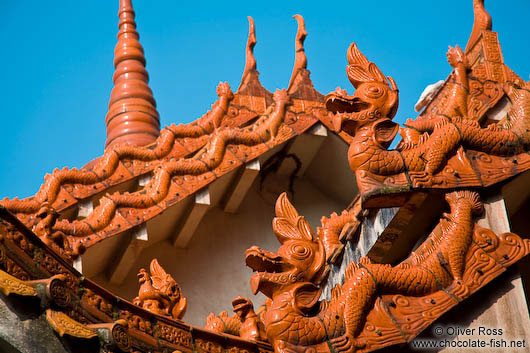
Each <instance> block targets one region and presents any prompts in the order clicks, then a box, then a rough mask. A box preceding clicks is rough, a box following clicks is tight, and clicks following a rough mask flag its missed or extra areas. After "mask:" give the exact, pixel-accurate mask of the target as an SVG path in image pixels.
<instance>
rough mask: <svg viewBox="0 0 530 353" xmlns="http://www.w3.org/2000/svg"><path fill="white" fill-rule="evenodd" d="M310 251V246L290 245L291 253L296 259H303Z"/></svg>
mask: <svg viewBox="0 0 530 353" xmlns="http://www.w3.org/2000/svg"><path fill="white" fill-rule="evenodd" d="M311 253H312V251H311V249H310V248H308V247H306V246H303V245H301V244H293V245H292V246H291V254H292V256H293V257H294V258H296V259H298V260H303V259H305V258H307V257H308V256H309V255H311Z"/></svg>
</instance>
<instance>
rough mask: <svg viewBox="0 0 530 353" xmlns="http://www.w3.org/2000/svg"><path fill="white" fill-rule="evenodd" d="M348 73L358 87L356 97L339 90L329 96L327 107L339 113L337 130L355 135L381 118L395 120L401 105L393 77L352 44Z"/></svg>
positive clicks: (334, 121) (335, 122)
mask: <svg viewBox="0 0 530 353" xmlns="http://www.w3.org/2000/svg"><path fill="white" fill-rule="evenodd" d="M348 62H349V65H348V66H347V67H346V73H347V75H348V78H349V80H350V82H351V83H352V85H353V86H354V87H355V88H356V90H355V93H354V94H353V96H349V95H347V94H346V91H345V90H341V89H340V88H338V89H337V90H336V91H335V92H331V93H329V94H328V95H327V96H326V108H327V109H328V110H329V111H331V112H333V113H335V117H334V120H333V127H334V129H335V130H336V131H344V132H346V133H348V134H349V135H351V136H354V135H355V132H356V130H357V128H358V127H360V126H362V125H364V124H366V123H370V122H373V121H375V120H378V119H380V118H387V119H392V118H393V117H394V115H395V114H396V112H397V108H398V104H399V90H398V88H397V85H396V82H395V81H394V79H393V78H392V77H390V76H389V77H388V80H387V77H385V75H383V73H382V72H381V70H380V69H379V68H378V67H377V66H376V65H375V64H374V63H373V62H369V61H368V59H367V58H366V57H365V56H364V55H363V54H362V53H361V52H360V51H359V49H358V48H357V45H356V44H355V43H352V44H351V45H350V48H349V49H348Z"/></svg>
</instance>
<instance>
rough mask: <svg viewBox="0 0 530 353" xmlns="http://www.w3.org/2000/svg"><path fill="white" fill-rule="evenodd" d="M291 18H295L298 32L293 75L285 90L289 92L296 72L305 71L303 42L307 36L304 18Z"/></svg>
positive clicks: (305, 60)
mask: <svg viewBox="0 0 530 353" xmlns="http://www.w3.org/2000/svg"><path fill="white" fill-rule="evenodd" d="M293 18H295V19H296V21H297V22H298V31H297V32H296V40H295V58H294V67H293V74H292V75H291V80H290V81H289V87H288V88H287V90H289V89H290V88H291V86H292V85H293V83H294V78H295V77H296V74H297V73H298V70H300V69H307V57H306V56H305V50H304V40H305V37H306V36H307V32H306V30H305V22H304V18H303V17H302V16H301V15H294V16H293Z"/></svg>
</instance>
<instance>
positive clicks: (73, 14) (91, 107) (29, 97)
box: [0, 0, 530, 197]
mask: <svg viewBox="0 0 530 353" xmlns="http://www.w3.org/2000/svg"><path fill="white" fill-rule="evenodd" d="M80 4H82V5H80ZM134 7H135V10H136V21H137V25H138V30H139V32H140V41H141V43H142V45H143V46H144V49H145V52H146V58H147V70H148V71H149V74H150V77H151V81H150V86H151V88H152V90H153V92H154V96H155V99H156V100H157V104H158V110H159V113H160V116H161V125H162V126H165V125H169V124H171V123H177V124H178V123H188V122H190V121H193V120H195V119H196V118H198V117H200V116H201V115H202V114H204V113H205V112H206V111H207V110H208V109H209V108H210V105H211V104H212V103H213V102H214V101H215V99H216V94H215V88H216V86H217V83H218V82H219V81H221V80H222V81H228V83H229V84H230V86H231V87H232V89H233V90H234V91H235V90H236V89H237V87H238V85H239V81H240V78H241V74H242V71H243V67H244V57H245V44H246V38H247V31H248V22H247V16H248V15H250V16H253V17H254V20H255V22H256V32H257V39H258V44H257V45H256V48H255V51H254V52H255V56H256V58H257V62H258V70H259V71H260V78H261V82H262V84H263V85H264V86H265V87H266V88H267V89H269V90H271V91H274V90H275V89H276V88H285V87H286V86H287V85H288V82H289V78H290V75H291V71H292V65H293V62H294V37H295V35H296V28H297V27H296V21H295V20H294V19H293V18H292V15H294V14H297V13H299V14H301V15H303V16H304V18H305V21H306V28H307V31H308V33H309V34H308V36H307V38H306V41H305V48H306V53H307V56H308V68H309V70H310V71H311V73H312V74H311V77H312V79H313V82H314V84H315V87H316V88H317V89H318V90H319V91H320V92H321V93H323V94H326V93H328V92H329V91H332V90H334V89H335V88H336V87H337V86H341V87H342V88H347V89H348V90H349V92H352V89H351V85H350V84H349V82H348V80H347V78H346V74H345V66H346V49H347V48H348V45H349V44H350V43H351V42H353V41H355V42H357V44H358V46H359V48H360V49H361V51H362V52H363V53H364V54H365V55H367V56H368V58H369V59H370V60H371V61H374V62H376V63H377V65H378V66H379V67H380V68H381V69H382V70H383V72H384V73H385V74H386V75H391V76H393V77H394V78H395V80H396V81H397V84H398V86H399V88H400V93H401V97H400V98H401V104H400V109H399V111H398V115H397V121H398V122H404V121H405V119H406V118H410V117H415V113H414V110H413V106H414V103H415V102H416V100H417V98H418V97H419V95H420V93H421V92H422V90H423V88H424V87H425V86H426V85H428V84H431V83H433V82H436V81H438V80H440V79H444V78H445V77H446V76H447V75H448V74H449V72H450V66H449V65H448V64H447V62H446V59H445V52H446V50H447V46H448V45H455V44H459V45H460V46H465V45H466V43H467V39H468V37H469V34H470V32H471V27H472V23H473V12H472V0H444V1H434V0H423V1H412V0H411V1H390V0H389V1H371V2H369V1H357V0H351V1H348V2H344V3H342V2H322V1H319V2H313V1H304V2H295V1H282V2H274V1H266V2H265V1H260V2H255V1H245V2H237V1H216V2H205V1H195V2H181V1H176V0H174V1H170V0H157V1H149V0H136V1H134ZM486 7H487V9H488V11H489V12H490V14H491V15H492V17H493V30H494V31H497V32H499V38H500V41H501V45H502V49H503V54H504V59H505V62H506V63H507V64H508V65H509V66H510V67H511V68H512V69H513V70H514V71H515V72H516V73H518V74H519V75H520V76H521V77H523V78H524V79H526V80H527V79H528V76H529V73H530V64H529V61H528V58H529V54H530V30H529V29H528V26H527V24H526V22H527V18H528V14H529V13H530V2H529V1H528V0H511V1H486ZM117 10H118V0H91V1H84V2H79V1H65V0H63V1H59V0H57V1H52V2H49V1H37V0H27V1H18V0H1V1H0V42H1V43H2V55H0V67H2V69H3V73H2V81H1V82H2V84H1V85H0V114H1V116H2V120H1V121H2V123H3V126H2V129H0V144H1V147H2V151H3V153H2V154H1V155H0V165H1V166H2V172H1V173H0V196H1V197H3V196H8V197H14V196H19V197H27V196H31V195H33V194H34V193H35V192H36V191H37V190H38V188H39V187H40V185H41V184H42V183H43V181H44V175H45V174H46V173H51V172H52V171H53V169H54V168H56V167H58V168H62V167H64V166H67V167H69V168H71V167H81V166H83V165H84V164H86V163H87V162H88V161H90V160H92V159H94V158H96V157H98V156H100V155H102V154H103V150H104V142H105V114H106V112H107V108H108V106H107V105H108V99H109V96H110V91H111V89H112V73H113V69H114V68H113V66H112V60H113V51H114V46H115V44H116V34H117V30H118V29H117V24H118V18H117Z"/></svg>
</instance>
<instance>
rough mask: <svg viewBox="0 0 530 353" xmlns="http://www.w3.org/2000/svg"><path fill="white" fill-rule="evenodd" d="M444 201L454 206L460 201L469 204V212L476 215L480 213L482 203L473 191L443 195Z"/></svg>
mask: <svg viewBox="0 0 530 353" xmlns="http://www.w3.org/2000/svg"><path fill="white" fill-rule="evenodd" d="M445 199H446V200H447V202H448V203H449V205H456V204H457V203H459V202H460V201H464V202H469V203H470V204H471V211H472V212H473V214H475V215H477V214H480V213H482V202H481V201H480V195H479V194H478V193H477V192H475V191H470V190H461V191H454V192H450V193H448V194H446V195H445Z"/></svg>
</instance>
